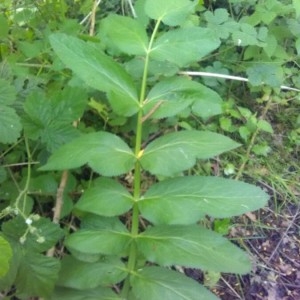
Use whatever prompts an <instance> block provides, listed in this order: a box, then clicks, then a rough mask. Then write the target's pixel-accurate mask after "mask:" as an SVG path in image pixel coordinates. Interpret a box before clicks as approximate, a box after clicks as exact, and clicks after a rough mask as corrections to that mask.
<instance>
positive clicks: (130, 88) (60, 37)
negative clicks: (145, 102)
mask: <svg viewBox="0 0 300 300" xmlns="http://www.w3.org/2000/svg"><path fill="white" fill-rule="evenodd" d="M50 43H51V45H52V47H53V49H54V51H55V52H56V54H57V55H58V56H59V58H60V59H61V60H62V61H63V63H64V64H65V65H66V66H67V67H68V68H70V69H71V70H72V71H73V72H74V73H75V74H76V75H77V76H78V77H80V78H81V79H82V80H84V81H85V82H86V84H88V85H89V86H91V87H93V88H95V89H97V90H101V91H104V92H109V93H112V94H113V95H118V98H114V97H111V96H110V95H108V96H109V99H110V101H111V105H112V107H113V109H114V110H115V111H116V112H117V113H118V114H121V115H125V116H130V115H133V114H134V113H136V112H137V111H138V109H139V102H138V96H137V90H136V87H135V84H134V82H133V81H132V79H131V77H130V76H129V75H128V74H127V73H126V72H125V70H124V69H123V68H122V67H121V66H120V65H119V64H117V63H116V62H115V61H114V60H113V59H111V58H110V57H109V56H107V55H105V54H104V53H103V52H101V50H100V49H99V48H100V47H96V45H93V44H90V43H85V42H83V41H82V40H80V39H77V38H75V37H71V36H67V35H65V34H61V33H57V34H52V35H51V36H50Z"/></svg>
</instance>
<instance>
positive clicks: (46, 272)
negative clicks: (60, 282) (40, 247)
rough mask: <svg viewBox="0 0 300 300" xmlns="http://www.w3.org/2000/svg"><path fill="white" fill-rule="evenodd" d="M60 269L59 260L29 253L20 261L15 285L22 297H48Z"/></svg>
mask: <svg viewBox="0 0 300 300" xmlns="http://www.w3.org/2000/svg"><path fill="white" fill-rule="evenodd" d="M59 268H60V262H59V260H57V259H55V258H52V257H47V256H45V255H42V254H38V253H34V252H30V253H27V254H26V255H25V256H24V258H23V259H22V260H21V264H20V267H19V271H18V275H17V278H16V282H15V285H16V287H17V292H18V294H21V295H22V297H24V298H25V297H26V298H29V297H32V296H35V297H37V296H38V297H49V296H50V295H51V293H52V291H53V289H54V284H55V282H56V280H57V277H58V272H59Z"/></svg>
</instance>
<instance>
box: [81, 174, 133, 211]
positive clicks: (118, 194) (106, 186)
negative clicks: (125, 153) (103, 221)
mask: <svg viewBox="0 0 300 300" xmlns="http://www.w3.org/2000/svg"><path fill="white" fill-rule="evenodd" d="M132 205H133V198H132V196H131V195H130V194H129V193H128V191H127V189H126V188H125V187H124V186H122V185H121V184H120V183H118V182H116V181H115V180H112V179H108V178H99V179H96V180H95V181H94V182H93V187H91V188H89V189H88V190H87V191H86V192H84V194H83V195H82V196H81V198H80V199H79V201H78V202H77V204H76V206H75V207H76V208H78V209H79V210H82V211H86V212H90V213H94V214H98V215H101V216H107V217H111V216H118V215H121V214H123V213H125V212H127V211H128V210H129V209H130V208H131V207H132Z"/></svg>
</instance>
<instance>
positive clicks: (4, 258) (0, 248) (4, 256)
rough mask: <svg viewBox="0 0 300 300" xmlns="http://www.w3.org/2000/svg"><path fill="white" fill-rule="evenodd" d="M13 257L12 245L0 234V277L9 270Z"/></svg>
mask: <svg viewBox="0 0 300 300" xmlns="http://www.w3.org/2000/svg"><path fill="white" fill-rule="evenodd" d="M11 258H12V249H11V246H10V244H9V242H8V241H7V240H5V239H4V238H3V237H2V236H0V266H1V268H0V278H2V277H3V276H4V275H5V274H6V273H7V272H8V270H9V264H10V260H11Z"/></svg>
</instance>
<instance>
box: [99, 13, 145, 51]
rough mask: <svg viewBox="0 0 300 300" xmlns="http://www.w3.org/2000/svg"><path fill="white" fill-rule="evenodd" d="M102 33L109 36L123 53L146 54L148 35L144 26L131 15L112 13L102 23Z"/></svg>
mask: <svg viewBox="0 0 300 300" xmlns="http://www.w3.org/2000/svg"><path fill="white" fill-rule="evenodd" d="M100 34H102V35H104V36H107V37H108V38H109V40H110V42H112V43H113V44H114V45H115V46H116V47H118V48H119V50H121V51H122V52H123V53H126V54H129V55H131V54H133V55H145V54H146V52H147V48H148V36H147V33H146V31H145V29H144V27H143V26H142V25H141V24H140V23H139V22H138V21H136V20H134V19H131V18H129V17H124V16H120V15H113V14H110V15H109V16H108V17H107V18H105V19H103V20H102V21H101V23H100Z"/></svg>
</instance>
